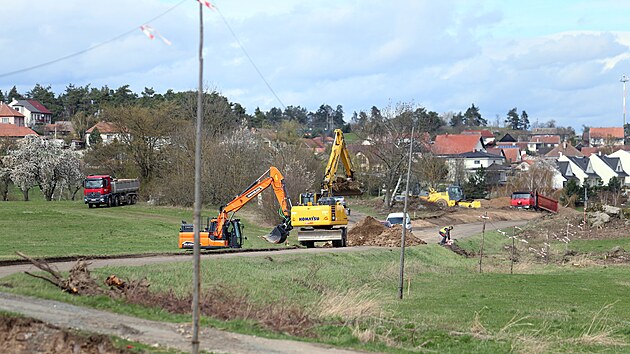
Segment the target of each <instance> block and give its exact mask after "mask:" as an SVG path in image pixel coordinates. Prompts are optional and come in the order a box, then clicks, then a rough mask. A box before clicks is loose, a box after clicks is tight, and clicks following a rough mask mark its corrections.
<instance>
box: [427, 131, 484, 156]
mask: <svg viewBox="0 0 630 354" xmlns="http://www.w3.org/2000/svg"><path fill="white" fill-rule="evenodd" d="M485 148H486V147H485V145H484V144H483V139H482V137H481V135H464V134H443V135H438V136H436V137H435V141H434V142H433V144H432V145H431V152H432V153H433V154H435V155H457V154H462V153H465V152H475V151H485Z"/></svg>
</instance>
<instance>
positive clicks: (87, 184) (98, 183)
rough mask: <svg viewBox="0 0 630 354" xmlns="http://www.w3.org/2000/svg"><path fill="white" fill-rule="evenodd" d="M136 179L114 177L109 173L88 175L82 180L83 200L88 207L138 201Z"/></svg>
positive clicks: (137, 181) (138, 183) (138, 185)
mask: <svg viewBox="0 0 630 354" xmlns="http://www.w3.org/2000/svg"><path fill="white" fill-rule="evenodd" d="M139 190H140V181H139V180H138V179H116V178H112V177H111V176H109V175H89V176H87V177H85V180H84V181H83V201H84V202H85V204H87V205H88V206H89V207H90V208H93V207H94V206H96V207H99V206H100V205H105V206H108V207H110V206H118V205H123V204H135V203H136V202H137V201H138V191H139Z"/></svg>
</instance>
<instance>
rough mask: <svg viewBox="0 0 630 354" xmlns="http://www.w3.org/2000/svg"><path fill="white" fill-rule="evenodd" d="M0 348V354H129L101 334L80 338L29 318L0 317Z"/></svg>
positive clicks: (77, 335)
mask: <svg viewBox="0 0 630 354" xmlns="http://www.w3.org/2000/svg"><path fill="white" fill-rule="evenodd" d="M0 347H1V348H2V352H4V353H18V354H19V353H24V354H26V353H86V354H105V353H108V354H109V353H112V354H121V353H132V351H130V350H126V349H119V348H116V347H115V346H114V345H113V343H112V341H111V339H110V338H109V337H107V336H104V335H91V336H82V335H79V334H76V333H74V332H71V331H68V330H64V329H61V328H59V327H55V326H51V325H48V324H46V323H43V322H41V321H38V320H34V319H31V318H23V317H6V316H0Z"/></svg>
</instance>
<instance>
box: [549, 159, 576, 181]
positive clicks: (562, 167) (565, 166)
mask: <svg viewBox="0 0 630 354" xmlns="http://www.w3.org/2000/svg"><path fill="white" fill-rule="evenodd" d="M556 167H557V169H558V172H560V175H561V176H562V177H563V178H564V180H565V181H564V182H562V187H560V188H564V187H566V182H568V181H570V180H574V181H576V182H577V183H578V184H580V179H579V178H577V177H576V176H575V173H573V170H571V162H570V161H556ZM554 177H555V176H554ZM556 183H557V181H556V180H555V178H554V185H556Z"/></svg>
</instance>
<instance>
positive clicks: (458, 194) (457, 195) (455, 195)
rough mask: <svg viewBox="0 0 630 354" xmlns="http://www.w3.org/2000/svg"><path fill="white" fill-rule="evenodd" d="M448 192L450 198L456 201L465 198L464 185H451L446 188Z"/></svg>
mask: <svg viewBox="0 0 630 354" xmlns="http://www.w3.org/2000/svg"><path fill="white" fill-rule="evenodd" d="M446 191H447V192H448V199H450V200H454V201H456V202H459V201H462V200H464V192H463V191H462V187H460V186H456V185H450V186H448V187H447V188H446Z"/></svg>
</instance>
